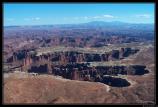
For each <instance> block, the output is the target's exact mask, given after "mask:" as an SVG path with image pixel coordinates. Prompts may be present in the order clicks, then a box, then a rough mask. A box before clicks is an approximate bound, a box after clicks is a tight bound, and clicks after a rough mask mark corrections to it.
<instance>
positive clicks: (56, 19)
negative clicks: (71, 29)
mask: <svg viewBox="0 0 158 107" xmlns="http://www.w3.org/2000/svg"><path fill="white" fill-rule="evenodd" d="M154 6H155V5H154V4H152V3H150V4H147V3H144V4H142V3H133V4H128V3H127V4H125V3H124V4H121V3H118V4H114V3H111V4H110V3H105V4H103V3H100V4H99V3H98V4H94V3H89V4H88V3H87V4H82V3H80V4H73V3H71V4H68V3H65V4H43V3H41V4H40V3H28V4H20V3H17V4H15V3H14V4H13V3H12V4H11V3H10V4H7V3H4V4H3V7H4V8H3V22H4V25H5V26H8V25H42V24H69V23H84V22H90V21H123V22H130V23H154V13H155V12H154V8H155V7H154Z"/></svg>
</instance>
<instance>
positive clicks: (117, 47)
mask: <svg viewBox="0 0 158 107" xmlns="http://www.w3.org/2000/svg"><path fill="white" fill-rule="evenodd" d="M142 46H143V47H146V46H149V44H138V43H134V44H133V43H132V45H131V44H129V43H125V44H122V45H121V44H118V45H115V44H111V45H109V46H103V47H98V48H91V47H85V48H80V47H65V46H53V47H41V48H39V49H37V50H36V51H37V55H36V56H40V55H43V54H47V53H54V52H68V51H76V52H81V53H93V54H104V53H105V52H111V51H112V50H120V48H122V47H131V48H137V49H140V48H141V47H142Z"/></svg>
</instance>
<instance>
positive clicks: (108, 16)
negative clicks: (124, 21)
mask: <svg viewBox="0 0 158 107" xmlns="http://www.w3.org/2000/svg"><path fill="white" fill-rule="evenodd" d="M103 17H104V18H114V16H112V15H109V14H106V15H103Z"/></svg>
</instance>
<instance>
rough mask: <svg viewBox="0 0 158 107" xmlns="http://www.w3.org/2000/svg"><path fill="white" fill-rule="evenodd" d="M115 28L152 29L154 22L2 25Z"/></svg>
mask: <svg viewBox="0 0 158 107" xmlns="http://www.w3.org/2000/svg"><path fill="white" fill-rule="evenodd" d="M50 27H51V28H81V27H82V28H98V27H99V28H100V27H101V28H109V27H110V28H115V29H120V28H122V29H129V28H132V29H139V28H140V29H151V30H153V29H154V24H135V23H126V22H120V21H112V22H104V21H92V22H88V23H81V24H54V25H25V26H24V25H22V26H4V28H50Z"/></svg>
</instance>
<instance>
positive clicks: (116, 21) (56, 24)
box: [3, 20, 154, 27]
mask: <svg viewBox="0 0 158 107" xmlns="http://www.w3.org/2000/svg"><path fill="white" fill-rule="evenodd" d="M90 22H107V23H108V22H109V23H110V22H120V23H126V24H154V23H135V22H124V21H97V20H96V21H89V22H81V23H61V24H60V23H59V24H34V25H3V27H9V26H45V25H66V24H67V25H77V24H84V23H90Z"/></svg>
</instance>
